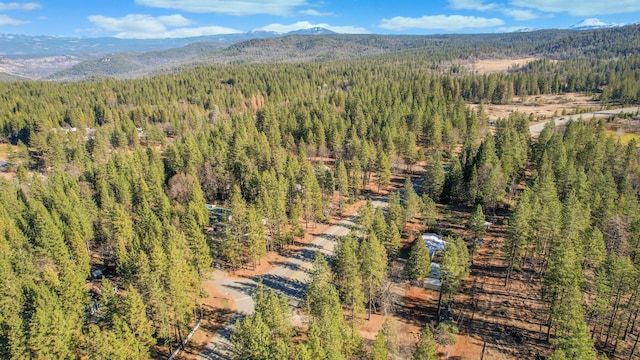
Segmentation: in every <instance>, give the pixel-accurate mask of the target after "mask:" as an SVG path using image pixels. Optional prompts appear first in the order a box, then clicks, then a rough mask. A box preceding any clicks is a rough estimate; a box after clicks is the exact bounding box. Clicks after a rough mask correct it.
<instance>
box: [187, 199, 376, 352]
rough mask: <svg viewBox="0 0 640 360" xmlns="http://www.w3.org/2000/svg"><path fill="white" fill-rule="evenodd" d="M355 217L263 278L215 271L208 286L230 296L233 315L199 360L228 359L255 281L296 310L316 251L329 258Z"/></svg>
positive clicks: (249, 310) (252, 307)
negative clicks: (278, 293) (284, 297)
mask: <svg viewBox="0 0 640 360" xmlns="http://www.w3.org/2000/svg"><path fill="white" fill-rule="evenodd" d="M373 205H374V206H375V207H384V206H386V199H385V198H380V199H376V200H374V201H373ZM355 220H356V215H353V216H350V217H348V218H346V219H343V220H342V221H340V222H339V223H338V224H336V225H333V226H331V227H329V228H327V230H326V231H325V232H324V233H323V234H321V235H318V236H316V237H315V238H314V239H313V240H312V241H311V242H310V243H309V244H306V245H305V246H303V247H302V249H300V251H298V252H296V253H295V254H294V255H293V256H291V257H289V258H287V259H285V260H284V261H283V262H282V263H281V264H279V265H278V266H276V267H274V268H272V269H271V270H270V271H269V272H267V273H266V274H264V275H261V276H257V277H255V278H252V279H244V278H232V277H228V276H227V275H226V274H225V272H223V271H216V272H215V274H214V279H215V280H210V281H211V284H213V285H214V286H216V287H218V288H220V289H222V290H223V291H225V292H226V293H228V294H229V295H231V296H232V297H233V299H234V300H235V302H236V307H237V313H236V316H235V317H234V318H233V319H232V320H231V321H230V322H229V323H228V324H226V325H225V326H224V328H222V329H221V330H220V331H219V332H218V333H217V334H216V336H215V337H214V338H213V340H212V341H211V342H210V343H209V344H208V345H207V347H206V348H205V350H204V351H203V352H202V353H201V354H200V356H199V359H228V358H229V351H230V350H231V342H230V338H231V333H232V329H233V325H234V324H235V322H236V321H237V320H238V319H241V318H242V317H244V316H246V315H248V314H251V313H253V311H254V310H255V304H254V302H253V299H252V298H251V295H252V294H253V292H254V290H255V288H256V286H257V284H258V281H260V280H262V283H263V284H264V285H265V286H266V287H267V288H270V289H274V290H276V291H278V292H280V293H282V294H284V295H285V296H286V297H287V299H288V300H289V304H291V306H292V307H293V308H297V307H298V306H299V305H300V303H301V301H302V299H303V296H304V289H305V286H306V282H307V281H308V275H307V270H309V269H310V268H311V263H312V262H313V258H314V257H315V255H316V253H317V252H318V251H320V252H322V253H324V254H325V255H329V256H330V255H333V251H334V247H335V245H336V239H337V238H339V237H342V236H345V235H347V234H348V233H349V231H351V229H353V228H354V226H355V223H354V221H355Z"/></svg>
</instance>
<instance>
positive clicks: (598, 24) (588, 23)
mask: <svg viewBox="0 0 640 360" xmlns="http://www.w3.org/2000/svg"><path fill="white" fill-rule="evenodd" d="M618 26H624V24H618V23H605V22H603V21H600V19H596V18H589V19H584V20H582V21H580V22H579V23H577V24H573V25H571V26H569V30H593V29H604V28H612V27H618Z"/></svg>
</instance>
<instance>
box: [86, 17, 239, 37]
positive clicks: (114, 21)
mask: <svg viewBox="0 0 640 360" xmlns="http://www.w3.org/2000/svg"><path fill="white" fill-rule="evenodd" d="M89 21H91V22H92V23H93V24H95V25H96V26H97V29H93V31H91V30H90V29H84V30H82V29H80V30H78V31H80V32H87V31H89V32H100V31H113V32H116V33H117V34H116V35H115V36H116V37H119V38H127V39H163V38H181V37H193V36H206V35H218V34H231V33H239V32H241V31H239V30H236V29H232V28H227V27H223V26H200V27H192V28H188V27H180V26H187V25H191V24H193V21H191V20H189V19H187V18H185V17H183V16H182V15H180V14H173V15H168V16H158V17H153V16H151V15H145V14H129V15H127V16H124V17H121V18H112V17H107V16H102V15H92V16H89ZM167 27H180V28H178V29H172V30H168V29H167Z"/></svg>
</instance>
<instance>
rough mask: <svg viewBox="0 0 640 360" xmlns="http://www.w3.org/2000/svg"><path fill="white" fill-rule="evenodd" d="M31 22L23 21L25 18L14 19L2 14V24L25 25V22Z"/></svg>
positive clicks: (0, 19) (0, 22)
mask: <svg viewBox="0 0 640 360" xmlns="http://www.w3.org/2000/svg"><path fill="white" fill-rule="evenodd" d="M29 23H31V21H23V20H17V19H14V18H12V17H10V16H7V15H4V14H0V26H3V25H24V24H29Z"/></svg>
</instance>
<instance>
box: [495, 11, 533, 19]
mask: <svg viewBox="0 0 640 360" xmlns="http://www.w3.org/2000/svg"><path fill="white" fill-rule="evenodd" d="M500 12H502V13H503V14H505V15H507V16H508V17H512V18H513V19H514V20H517V21H526V20H533V19H537V18H539V17H540V15H538V14H536V13H534V12H533V11H531V10H525V9H501V10H500Z"/></svg>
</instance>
